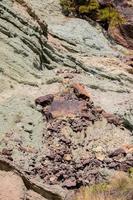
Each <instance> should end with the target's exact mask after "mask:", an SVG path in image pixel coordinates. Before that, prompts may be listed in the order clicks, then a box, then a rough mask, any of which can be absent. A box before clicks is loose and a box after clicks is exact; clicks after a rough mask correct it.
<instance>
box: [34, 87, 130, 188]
mask: <svg viewBox="0 0 133 200" xmlns="http://www.w3.org/2000/svg"><path fill="white" fill-rule="evenodd" d="M90 97H91V95H90V93H89V92H88V90H87V88H86V87H85V86H84V85H82V84H79V83H76V84H73V85H72V87H71V88H69V89H66V90H65V91H64V92H62V94H56V95H52V94H50V95H46V96H41V97H39V98H37V99H36V100H35V102H36V104H37V105H38V104H39V105H41V106H42V113H43V115H44V116H45V118H46V121H47V131H46V132H45V133H44V141H47V152H46V155H45V156H43V157H42V159H41V160H40V163H41V165H40V166H39V167H37V168H36V167H35V168H34V173H36V174H38V175H39V176H40V177H41V178H42V179H43V180H44V182H47V183H48V184H61V186H63V187H66V188H68V189H74V188H79V187H80V186H81V185H87V184H92V183H97V182H100V181H102V180H104V179H105V176H104V174H103V173H102V169H106V168H107V169H108V170H110V169H115V170H124V171H128V169H129V168H130V167H131V166H133V155H132V154H128V153H127V152H126V150H124V148H121V149H117V150H115V151H114V152H113V153H109V152H104V154H102V152H101V153H100V154H97V153H93V152H92V149H91V146H90V143H91V136H89V135H88V132H87V129H88V127H89V126H92V125H94V124H95V123H97V122H98V121H103V120H106V121H107V124H113V126H116V127H119V128H120V127H121V128H122V120H121V119H120V118H119V117H117V116H115V115H110V114H108V113H106V112H105V111H104V110H103V109H102V108H100V107H95V106H94V104H93V102H92V101H91V98H90Z"/></svg>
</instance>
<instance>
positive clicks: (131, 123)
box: [0, 0, 133, 200]
mask: <svg viewBox="0 0 133 200" xmlns="http://www.w3.org/2000/svg"><path fill="white" fill-rule="evenodd" d="M0 11H1V12H0V54H1V62H0V154H1V155H0V157H1V158H2V159H1V161H0V170H6V171H11V172H9V173H5V172H2V173H4V175H5V176H6V177H7V176H8V177H9V179H10V178H11V179H10V180H11V181H12V180H13V181H14V176H15V177H16V176H17V175H16V172H17V174H18V175H19V177H18V179H19V180H18V181H20V182H21V183H22V185H23V186H24V189H25V191H26V198H27V199H34V196H35V199H39V198H42V199H45V198H46V199H48V200H54V199H60V198H62V199H64V198H65V196H66V189H62V188H61V187H60V186H63V187H65V188H67V187H68V188H69V189H70V188H71V187H80V185H83V183H84V182H85V180H88V182H91V181H92V182H93V181H95V180H100V179H101V177H103V176H102V175H103V174H108V175H110V174H112V173H113V170H112V169H115V170H117V169H122V170H124V171H127V170H128V168H129V167H130V166H131V165H132V155H131V152H127V150H125V149H127V147H131V144H130V143H131V139H132V130H133V114H132V112H133V104H132V102H133V93H132V91H133V86H132V83H133V78H132V73H131V72H132V67H131V66H129V65H127V64H125V63H124V62H123V60H124V58H125V55H126V54H127V53H128V52H127V50H126V49H125V48H123V47H121V46H118V45H116V44H115V43H114V42H112V41H110V40H109V39H108V38H107V37H105V33H104V32H103V30H102V29H101V28H100V26H98V25H92V24H90V23H89V22H87V21H85V20H83V19H78V18H72V17H70V18H66V17H64V16H63V15H62V14H61V8H60V5H59V1H58V0H49V1H42V0H38V1H36V0H30V1H29V0H25V1H23V0H14V1H13V0H2V1H0ZM34 11H35V12H34ZM45 21H46V23H47V24H48V26H47V25H46V23H45ZM79 82H80V83H82V84H84V85H85V90H82V89H83V87H82V84H81V85H79V84H74V85H73V83H79ZM70 85H73V87H74V91H76V95H77V96H78V97H76V98H78V99H75V101H74V103H73V102H71V98H70V99H69V100H70V101H67V100H68V97H69V95H68V96H67V97H66V100H65V101H64V102H62V105H61V106H60V103H61V102H60V100H59V101H58V99H56V98H55V96H56V95H55V94H57V93H58V94H59V97H61V94H62V91H64V89H65V91H66V89H68V88H69V86H70ZM87 91H89V93H88V92H87ZM48 94H52V95H50V96H46V95H48ZM84 95H88V98H89V97H91V100H92V101H93V102H94V106H101V107H102V109H104V110H105V113H103V114H104V117H103V120H101V121H99V120H98V121H95V120H94V122H95V123H94V124H93V119H95V117H96V116H93V114H95V112H94V113H91V114H92V115H90V116H89V117H90V118H89V119H91V120H92V121H91V122H90V121H89V120H88V121H87V124H86V120H79V119H74V120H70V121H67V122H66V121H65V119H62V115H63V116H64V115H65V116H66V117H68V116H67V114H70V111H73V113H72V114H73V115H75V114H77V113H78V114H79V113H80V112H82V111H83V110H84V105H86V101H85V102H84V103H83V102H82V97H84ZM39 96H45V97H41V98H39V99H37V100H36V102H35V103H34V100H35V99H36V98H37V97H39ZM54 98H55V99H54ZM74 98H75V97H74ZM53 100H55V102H54V103H53V104H52V106H50V105H49V104H51V103H52V102H53ZM35 104H37V106H36V105H35ZM38 104H40V105H42V106H44V105H49V106H50V107H49V109H48V110H44V112H45V116H46V118H47V120H46V119H45V116H43V115H42V109H41V107H40V106H39V105H38ZM57 104H58V105H57ZM64 105H67V108H65V109H64V110H63V111H62V115H60V109H62V108H63V106H64ZM75 105H77V107H75ZM76 108H78V109H76ZM85 108H86V106H85ZM47 111H48V112H47ZM90 112H91V109H90ZM99 112H100V109H99ZM106 112H109V113H111V114H113V116H114V114H117V115H119V116H121V118H124V122H126V127H127V128H128V129H129V130H128V129H126V128H125V127H120V126H116V125H117V124H118V123H117V124H114V123H112V124H111V123H108V120H109V121H110V122H112V121H114V118H112V115H111V114H109V115H107V113H106ZM51 114H53V116H54V117H56V116H57V117H59V118H60V117H61V122H60V119H57V121H56V120H55V121H49V119H51V118H50V117H51ZM70 117H71V116H70ZM84 117H85V116H84ZM106 118H107V119H106ZM63 120H64V121H63ZM115 120H117V119H115ZM52 122H53V123H52ZM54 122H55V123H54ZM117 122H119V120H118V121H117ZM88 123H90V124H88ZM48 126H49V127H48ZM84 128H85V129H84ZM81 129H82V130H81ZM85 130H86V131H85ZM70 144H71V145H70ZM94 144H95V145H94ZM124 144H126V148H125V147H124V150H122V151H120V150H119V149H120V148H123V145H124ZM129 144H130V145H129ZM68 146H71V147H70V148H68ZM64 148H65V149H64ZM55 149H56V151H54V152H53V150H55ZM117 149H118V150H117ZM131 149H132V147H131V148H129V150H131ZM91 150H92V151H93V153H94V154H95V155H94V157H93V156H92V159H90V157H88V156H89V155H90V154H91V155H92V151H91ZM111 150H112V151H113V153H114V150H117V151H115V153H114V154H115V155H116V153H117V154H118V153H120V154H122V156H121V155H120V156H119V155H118V156H117V155H116V156H115V157H111V158H108V155H107V154H108V153H107V152H108V151H109V152H110V151H111ZM70 151H71V152H72V154H71V152H70ZM104 151H105V152H104ZM112 151H111V152H112ZM125 151H126V153H125ZM121 152H122V153H121ZM113 153H112V154H113ZM114 154H113V155H114ZM105 156H107V158H108V159H105ZM3 157H4V158H6V159H7V160H8V162H7V160H6V161H4V160H3ZM81 157H84V159H82V160H80V158H81ZM78 161H79V163H78ZM9 163H10V164H9ZM13 164H14V166H13ZM99 165H100V167H99ZM16 166H18V167H16ZM97 166H98V173H97V172H96V171H95V168H97ZM104 167H109V168H108V169H107V171H106V170H105V171H104ZM82 168H83V170H84V173H83V175H82V174H80V170H82ZM101 168H102V169H101ZM17 169H18V170H17ZM60 169H63V170H64V171H63V173H62V172H61V170H60ZM90 169H91V171H90ZM75 170H77V171H76V173H75ZM85 170H86V171H85ZM12 171H13V172H15V175H14V174H13V175H12ZM59 172H60V173H59ZM86 172H87V173H86ZM106 172H107V173H106ZM55 174H56V177H55V176H54V175H55ZM75 174H76V175H75ZM96 174H97V175H96ZM70 175H71V177H70ZM57 176H58V177H57ZM12 178H13V179H12ZM31 178H32V179H34V181H35V182H34V183H33V180H31ZM80 178H82V181H81V182H80ZM21 179H23V181H22V180H21ZM56 179H58V180H56ZM75 179H76V181H75ZM38 181H39V184H38ZM78 181H79V182H78ZM44 183H48V184H50V187H49V186H48V185H45V184H44ZM55 183H56V184H59V185H60V186H59V187H56V186H51V185H53V184H55ZM75 183H76V186H74V184H75ZM85 184H87V183H85ZM11 189H12V188H11ZM69 193H70V191H69ZM17 194H18V193H17ZM19 194H20V193H19ZM24 194H25V193H24ZM39 194H40V195H41V197H40V196H38V195H39ZM24 197H25V196H24ZM68 199H69V200H70V198H68Z"/></svg>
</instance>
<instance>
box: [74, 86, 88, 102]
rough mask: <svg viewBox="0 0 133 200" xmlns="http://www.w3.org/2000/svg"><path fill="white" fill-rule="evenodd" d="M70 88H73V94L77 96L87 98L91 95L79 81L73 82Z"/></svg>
mask: <svg viewBox="0 0 133 200" xmlns="http://www.w3.org/2000/svg"><path fill="white" fill-rule="evenodd" d="M72 88H73V89H74V92H75V94H76V95H77V96H78V97H79V96H82V97H85V98H89V99H90V97H91V94H90V93H89V91H88V90H87V88H86V87H85V86H84V85H83V84H81V83H74V84H73V85H72Z"/></svg>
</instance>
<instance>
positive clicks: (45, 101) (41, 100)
mask: <svg viewBox="0 0 133 200" xmlns="http://www.w3.org/2000/svg"><path fill="white" fill-rule="evenodd" d="M53 99H54V95H52V94H48V95H45V96H41V97H38V98H37V99H36V100H35V103H36V105H37V104H38V105H41V106H47V105H49V104H51V103H52V101H53Z"/></svg>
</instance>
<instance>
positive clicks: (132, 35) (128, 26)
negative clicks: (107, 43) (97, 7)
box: [100, 0, 133, 49]
mask: <svg viewBox="0 0 133 200" xmlns="http://www.w3.org/2000/svg"><path fill="white" fill-rule="evenodd" d="M100 2H101V4H103V5H106V4H108V3H110V4H112V5H113V6H114V7H115V8H116V9H117V10H118V11H119V12H120V13H121V15H123V16H124V18H125V23H124V24H122V25H120V26H119V27H115V28H114V29H112V30H110V32H109V33H110V34H111V36H112V37H113V38H114V39H115V40H116V41H118V42H119V43H120V44H122V45H123V46H125V47H128V48H131V49H133V1H132V0H122V1H119V0H109V1H104V0H100Z"/></svg>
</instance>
